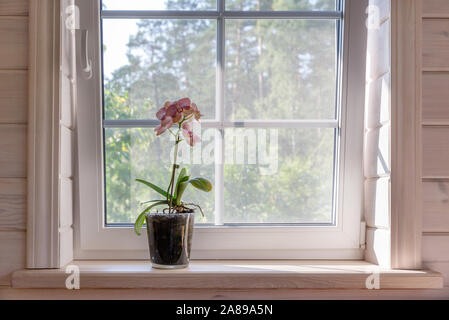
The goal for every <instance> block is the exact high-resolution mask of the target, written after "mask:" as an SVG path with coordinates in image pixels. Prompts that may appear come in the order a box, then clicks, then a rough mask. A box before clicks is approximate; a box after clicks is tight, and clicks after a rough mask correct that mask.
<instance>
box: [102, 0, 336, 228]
mask: <svg viewBox="0 0 449 320" xmlns="http://www.w3.org/2000/svg"><path fill="white" fill-rule="evenodd" d="M214 3H215V0H204V1H193V0H182V1H175V0H168V1H167V2H166V5H167V8H168V9H188V8H190V9H193V10H195V9H201V8H205V7H206V8H210V7H214ZM198 6H199V7H198ZM226 8H227V10H334V9H335V1H333V0H228V1H227V4H226ZM225 27H226V54H225V59H226V70H225V75H226V79H225V117H226V119H227V120H246V119H253V120H254V119H264V120H268V119H334V117H335V97H336V24H335V21H334V20H329V21H327V20H302V19H301V20H296V19H282V20H273V19H261V20H244V19H237V20H227V21H226V25H225ZM106 50H108V49H107V44H106ZM127 56H128V63H127V64H126V65H123V66H121V67H120V68H119V69H117V70H115V71H114V72H113V74H112V76H111V77H110V78H107V79H106V80H105V91H104V94H105V118H106V119H154V118H155V116H154V115H155V112H156V111H157V110H158V109H159V108H160V107H161V106H162V105H163V103H164V102H165V101H167V100H174V99H178V98H182V97H184V96H189V97H191V98H192V100H193V101H195V102H196V103H197V105H198V106H199V107H200V109H201V111H202V113H204V114H205V119H213V118H214V117H215V111H214V110H215V78H216V21H215V20H208V19H197V20H196V19H191V20H179V19H177V20H175V19H173V20H155V19H151V20H141V21H139V22H138V31H137V33H135V34H130V38H129V43H128V55H127ZM334 137H335V132H334V130H333V129H324V128H323V129H319V128H311V129H280V130H279V140H278V145H279V147H278V155H279V157H278V169H277V172H276V173H275V174H272V175H262V174H261V169H260V166H259V165H257V164H256V165H254V164H245V165H239V164H226V165H225V189H224V194H225V222H236V223H238V222H252V223H261V222H278V223H280V222H330V221H331V212H332V199H333V175H334V167H333V162H334V161H333V160H334ZM168 139H170V136H169V135H167V136H165V137H158V138H157V137H156V136H155V134H154V133H153V130H152V129H148V128H141V129H106V130H105V147H106V149H105V163H106V170H105V175H106V206H107V221H108V222H109V223H125V222H126V223H132V222H133V221H134V219H135V218H136V217H137V215H138V214H139V213H140V212H141V211H142V209H143V208H142V207H141V206H140V205H139V201H143V200H145V199H153V198H154V196H156V194H153V193H152V191H150V190H149V189H148V188H144V187H142V186H140V185H138V184H136V183H135V179H136V178H143V179H146V180H149V181H152V182H153V183H155V184H157V185H160V186H168V182H169V176H170V163H169V161H168V159H169V157H170V151H171V150H167V148H166V147H165V146H167V145H172V143H169V142H168ZM267 142H269V141H267ZM209 143H212V144H213V141H211V142H209ZM204 144H205V143H203V147H204ZM268 145H269V146H270V144H268ZM195 148H196V147H195ZM186 167H187V170H188V171H189V173H191V174H192V175H193V176H203V177H206V178H209V179H210V180H211V181H214V175H215V169H214V165H213V164H208V165H199V164H192V165H187V166H186ZM192 189H193V188H192ZM184 197H185V198H186V199H188V200H189V201H191V202H195V203H198V204H200V205H201V206H202V207H203V209H204V212H205V215H206V216H205V218H203V219H201V218H200V217H198V218H199V219H197V222H203V223H204V222H207V223H213V221H214V217H213V214H214V193H213V192H211V193H199V192H194V191H193V190H187V191H186V194H185V196H184Z"/></svg>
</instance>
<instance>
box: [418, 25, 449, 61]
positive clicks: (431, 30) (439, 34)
mask: <svg viewBox="0 0 449 320" xmlns="http://www.w3.org/2000/svg"><path fill="white" fill-rule="evenodd" d="M422 26H423V48H422V52H423V66H424V67H425V68H427V67H435V68H436V67H442V68H445V67H448V66H449V20H448V19H431V20H423V25H422Z"/></svg>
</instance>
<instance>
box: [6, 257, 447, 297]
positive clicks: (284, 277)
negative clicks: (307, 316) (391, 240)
mask: <svg viewBox="0 0 449 320" xmlns="http://www.w3.org/2000/svg"><path fill="white" fill-rule="evenodd" d="M72 264H73V265H76V266H78V267H79V270H80V280H81V281H80V284H81V288H82V289H83V288H84V289H89V288H98V289H104V288H117V289H118V288H152V289H178V290H179V289H273V288H278V289H317V288H321V289H330V288H334V289H335V288H346V289H355V288H358V289H366V280H367V278H368V277H369V276H371V275H372V274H373V273H378V274H379V276H380V280H379V282H380V288H382V289H403V288H415V289H418V288H442V287H443V279H442V276H441V275H440V274H438V273H435V272H431V271H410V270H391V269H386V268H382V267H379V266H377V265H374V264H370V263H366V262H363V261H360V262H358V261H350V262H339V261H245V260H242V261H226V262H223V261H217V262H214V261H195V262H193V263H191V264H190V266H189V268H187V269H180V270H171V271H169V272H167V271H166V270H157V269H153V268H152V267H151V265H150V264H149V263H147V262H135V261H122V262H108V261H73V262H72ZM66 278H67V274H66V273H65V269H57V270H22V271H17V272H15V273H14V275H13V287H14V288H64V287H65V279H66Z"/></svg>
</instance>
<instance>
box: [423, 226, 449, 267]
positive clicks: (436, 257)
mask: <svg viewBox="0 0 449 320" xmlns="http://www.w3.org/2000/svg"><path fill="white" fill-rule="evenodd" d="M422 255H423V261H426V263H428V262H449V233H424V234H423V238H422Z"/></svg>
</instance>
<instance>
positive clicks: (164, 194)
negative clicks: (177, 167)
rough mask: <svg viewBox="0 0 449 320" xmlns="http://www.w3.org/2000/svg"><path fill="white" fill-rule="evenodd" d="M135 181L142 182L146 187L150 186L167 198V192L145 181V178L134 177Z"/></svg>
mask: <svg viewBox="0 0 449 320" xmlns="http://www.w3.org/2000/svg"><path fill="white" fill-rule="evenodd" d="M136 181H137V182H140V183H143V184H144V185H146V186H147V187H150V188H151V189H153V190H154V191H156V192H158V193H160V194H161V195H163V196H164V197H166V198H169V195H168V193H167V192H166V191H165V190H163V189H161V188H159V187H158V186H157V185H155V184H152V183H151V182H148V181H145V180H142V179H136Z"/></svg>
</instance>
